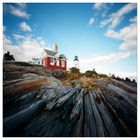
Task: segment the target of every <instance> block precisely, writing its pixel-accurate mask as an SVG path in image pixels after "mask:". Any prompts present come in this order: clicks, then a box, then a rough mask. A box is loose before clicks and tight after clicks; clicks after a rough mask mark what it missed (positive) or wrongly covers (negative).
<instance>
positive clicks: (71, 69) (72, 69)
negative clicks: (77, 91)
mask: <svg viewBox="0 0 140 140" xmlns="http://www.w3.org/2000/svg"><path fill="white" fill-rule="evenodd" d="M70 72H71V73H80V71H79V69H77V68H75V67H71V68H70Z"/></svg>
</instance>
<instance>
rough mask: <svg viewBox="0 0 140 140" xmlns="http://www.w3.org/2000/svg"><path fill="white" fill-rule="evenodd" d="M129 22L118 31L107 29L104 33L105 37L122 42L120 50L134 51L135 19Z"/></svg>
mask: <svg viewBox="0 0 140 140" xmlns="http://www.w3.org/2000/svg"><path fill="white" fill-rule="evenodd" d="M131 22H132V23H130V24H129V25H128V26H126V27H124V28H122V29H120V30H119V31H115V30H114V29H108V30H107V32H106V33H105V36H107V37H110V38H114V39H119V40H122V41H123V43H122V44H121V45H120V46H119V49H120V50H126V51H134V50H136V48H137V17H134V18H131Z"/></svg>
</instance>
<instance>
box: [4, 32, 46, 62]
mask: <svg viewBox="0 0 140 140" xmlns="http://www.w3.org/2000/svg"><path fill="white" fill-rule="evenodd" d="M14 36H16V37H17V38H19V39H20V38H22V41H21V42H20V44H19V45H15V44H14V43H13V42H12V41H11V39H10V38H8V37H7V36H6V35H4V36H3V46H4V47H3V50H4V51H3V52H4V53H6V52H7V51H10V53H11V54H13V55H14V57H15V59H16V61H25V62H28V61H31V60H32V58H34V57H35V58H40V57H41V53H42V51H43V49H44V48H45V47H46V43H45V42H44V43H43V40H38V39H37V38H31V37H25V38H24V37H23V36H21V35H16V34H14Z"/></svg>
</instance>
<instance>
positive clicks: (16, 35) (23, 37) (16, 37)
mask: <svg viewBox="0 0 140 140" xmlns="http://www.w3.org/2000/svg"><path fill="white" fill-rule="evenodd" d="M13 36H14V39H16V40H20V39H25V38H26V37H25V36H22V35H18V34H13Z"/></svg>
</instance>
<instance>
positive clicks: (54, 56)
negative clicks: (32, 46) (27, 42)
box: [42, 44, 67, 71]
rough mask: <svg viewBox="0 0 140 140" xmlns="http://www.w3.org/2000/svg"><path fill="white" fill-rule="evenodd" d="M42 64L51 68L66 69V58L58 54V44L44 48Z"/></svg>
mask: <svg viewBox="0 0 140 140" xmlns="http://www.w3.org/2000/svg"><path fill="white" fill-rule="evenodd" d="M42 65H43V66H45V67H47V68H49V69H52V70H64V71H65V70H66V69H67V58H66V56H65V55H64V54H60V55H59V54H58V46H57V45H56V44H55V45H54V47H53V50H49V49H44V51H43V54H42Z"/></svg>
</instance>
